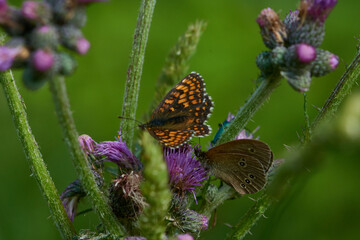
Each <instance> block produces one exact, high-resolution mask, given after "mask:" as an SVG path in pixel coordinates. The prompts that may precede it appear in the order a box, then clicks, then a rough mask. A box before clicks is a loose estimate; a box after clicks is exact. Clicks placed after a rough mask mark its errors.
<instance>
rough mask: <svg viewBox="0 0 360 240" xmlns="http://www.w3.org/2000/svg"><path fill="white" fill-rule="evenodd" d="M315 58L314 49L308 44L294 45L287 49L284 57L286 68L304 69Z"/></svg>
mask: <svg viewBox="0 0 360 240" xmlns="http://www.w3.org/2000/svg"><path fill="white" fill-rule="evenodd" d="M315 58H316V49H315V48H314V47H313V46H311V45H308V44H304V43H301V44H295V45H292V46H290V47H289V48H288V49H287V52H286V53H285V55H284V59H285V65H286V66H287V67H296V68H299V67H304V66H306V65H308V64H309V63H310V62H312V61H313V60H315Z"/></svg>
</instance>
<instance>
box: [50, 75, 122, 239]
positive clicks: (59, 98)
mask: <svg viewBox="0 0 360 240" xmlns="http://www.w3.org/2000/svg"><path fill="white" fill-rule="evenodd" d="M50 90H51V93H52V96H53V100H54V103H55V109H56V113H57V117H58V119H59V123H60V126H61V128H62V131H63V135H64V139H65V143H66V145H67V147H68V149H69V152H70V154H71V157H72V159H73V163H74V166H75V169H76V172H77V175H78V176H79V179H80V181H81V184H82V186H83V188H84V190H85V192H86V194H87V196H88V197H89V199H90V201H91V203H92V207H93V209H94V210H95V212H96V213H97V215H98V216H99V218H100V220H101V222H102V223H103V225H104V227H105V229H106V230H107V231H108V232H109V233H110V234H111V235H112V237H114V238H115V237H118V236H121V235H123V230H122V227H121V225H120V223H119V222H118V221H117V219H116V217H115V216H114V214H113V212H112V210H111V208H110V206H109V205H108V199H107V197H106V194H104V192H102V191H101V190H100V189H99V188H98V186H97V184H96V181H95V177H94V175H93V173H92V172H91V168H90V165H89V162H88V161H87V159H86V156H85V155H84V153H83V152H82V150H81V148H80V144H79V141H78V137H79V135H78V132H77V130H76V127H75V122H74V119H73V117H72V112H71V110H70V102H69V98H68V96H67V91H66V86H65V80H64V78H63V77H57V78H53V79H51V80H50Z"/></svg>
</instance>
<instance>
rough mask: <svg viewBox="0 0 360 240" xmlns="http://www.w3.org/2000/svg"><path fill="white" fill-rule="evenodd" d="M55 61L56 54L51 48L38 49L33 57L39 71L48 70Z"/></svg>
mask: <svg viewBox="0 0 360 240" xmlns="http://www.w3.org/2000/svg"><path fill="white" fill-rule="evenodd" d="M54 63H55V59H54V54H53V53H52V52H51V51H50V50H43V49H39V50H36V51H35V53H34V55H33V57H32V64H33V66H34V68H35V69H36V70H37V71H39V72H46V71H48V70H49V69H50V68H51V67H52V66H53V65H54Z"/></svg>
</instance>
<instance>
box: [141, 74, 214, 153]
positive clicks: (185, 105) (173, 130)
mask: <svg viewBox="0 0 360 240" xmlns="http://www.w3.org/2000/svg"><path fill="white" fill-rule="evenodd" d="M212 106H213V102H212V101H211V98H210V97H209V96H208V95H207V93H206V91H205V83H204V80H203V78H202V77H201V76H200V75H199V74H198V73H195V72H192V73H190V74H189V75H187V76H186V77H185V78H184V79H183V80H181V81H180V82H179V83H178V84H177V85H176V86H175V87H174V88H173V89H171V90H170V91H169V92H168V94H167V95H166V96H165V97H164V99H163V100H162V101H161V102H160V104H159V105H158V106H157V108H156V109H155V110H154V112H153V113H152V116H151V119H150V121H149V122H147V123H145V124H141V125H139V127H140V128H142V129H147V130H148V132H149V133H150V134H151V135H152V136H153V137H154V138H155V139H156V140H158V141H159V142H160V143H162V144H164V145H165V146H168V147H178V146H180V145H182V144H183V143H186V142H188V141H189V140H190V139H191V138H192V137H193V136H197V137H202V136H207V135H209V134H210V133H211V128H210V126H208V125H207V124H206V123H205V122H206V120H207V119H208V116H209V114H210V113H211V110H212Z"/></svg>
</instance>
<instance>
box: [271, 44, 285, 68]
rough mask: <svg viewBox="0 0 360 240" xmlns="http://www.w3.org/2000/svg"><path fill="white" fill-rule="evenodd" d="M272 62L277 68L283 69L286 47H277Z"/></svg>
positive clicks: (273, 52) (273, 51)
mask: <svg viewBox="0 0 360 240" xmlns="http://www.w3.org/2000/svg"><path fill="white" fill-rule="evenodd" d="M271 52H272V58H271V60H272V62H273V64H274V65H275V66H279V67H283V66H284V65H285V54H286V52H287V48H286V47H276V48H274V49H273V50H272V51H271Z"/></svg>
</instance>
